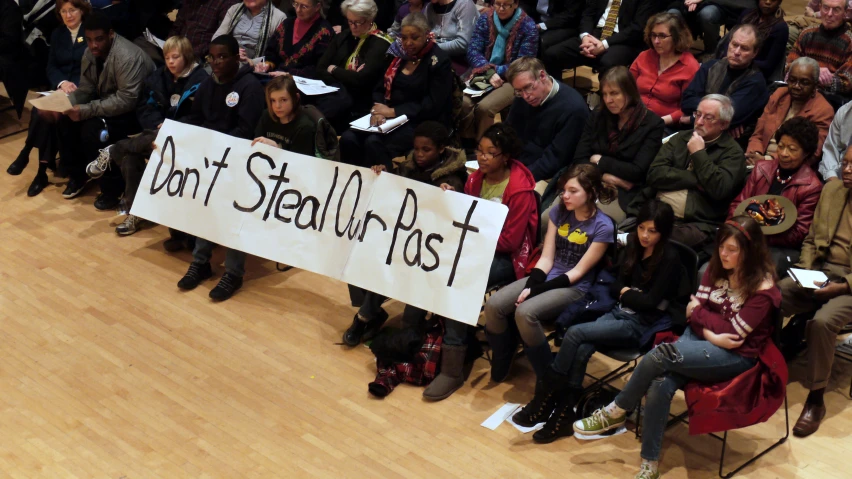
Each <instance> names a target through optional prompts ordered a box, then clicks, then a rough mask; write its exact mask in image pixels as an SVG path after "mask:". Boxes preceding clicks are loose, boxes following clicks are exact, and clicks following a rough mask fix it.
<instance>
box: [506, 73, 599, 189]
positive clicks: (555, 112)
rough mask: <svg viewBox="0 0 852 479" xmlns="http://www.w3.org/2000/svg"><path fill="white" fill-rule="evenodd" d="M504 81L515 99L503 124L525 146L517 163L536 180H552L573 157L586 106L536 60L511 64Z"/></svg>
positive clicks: (581, 99)
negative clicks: (513, 91)
mask: <svg viewBox="0 0 852 479" xmlns="http://www.w3.org/2000/svg"><path fill="white" fill-rule="evenodd" d="M506 80H507V81H508V82H509V83H510V84H511V85H512V88H513V89H514V90H515V97H516V98H515V100H514V102H513V103H512V107H511V109H510V110H509V115H508V118H507V119H506V123H508V124H509V125H510V126H511V127H512V128H514V129H515V131H517V132H518V136H519V137H520V139H521V141H522V142H523V144H524V149H523V151H522V152H521V155H520V158H518V160H520V161H521V163H523V164H524V165H525V166H526V167H527V168H529V170H530V171H531V172H532V174H533V177H534V178H535V181H537V182H538V181H542V180H548V179H550V178H553V177H554V176H555V175H556V172H557V171H559V170H561V169H562V168H564V167H567V166H568V164H569V162H570V161H571V160H572V159H573V158H574V150H575V149H576V148H577V143H579V142H580V135H581V134H582V132H583V126H584V125H585V124H586V119H587V118H588V117H589V107H588V106H586V102H585V101H584V100H583V97H582V96H580V94H579V93H577V91H576V90H574V89H573V88H571V87H569V86H568V85H566V84H564V83H562V82H560V81H557V80H556V79H554V78H553V77H552V76H550V75H548V74H547V73H546V72H545V70H544V64H542V63H541V60H539V59H537V58H531V57H521V58H519V59H517V60H515V61H514V62H512V63H511V65H509V70H508V71H507V72H506Z"/></svg>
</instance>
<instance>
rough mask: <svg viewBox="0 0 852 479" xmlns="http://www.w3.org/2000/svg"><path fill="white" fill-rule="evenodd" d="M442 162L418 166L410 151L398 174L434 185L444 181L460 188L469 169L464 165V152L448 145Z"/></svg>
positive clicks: (439, 184)
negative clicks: (424, 166)
mask: <svg viewBox="0 0 852 479" xmlns="http://www.w3.org/2000/svg"><path fill="white" fill-rule="evenodd" d="M442 156H443V159H442V161H441V163H438V164H437V165H435V166H433V167H432V168H429V169H423V168H421V167H419V166H417V162H416V161H414V153H413V152H412V153H409V154H408V156H406V157H405V161H403V162H402V163H401V164H400V165H399V169H398V170H397V174H398V175H399V176H402V177H404V178H408V179H409V180H414V181H419V182H421V183H426V184H430V185H432V186H441V185H442V184H443V183H447V184H448V185H451V186H452V187H453V188H455V189H457V190H459V189H461V188H462V186H463V185H464V182H465V180H466V179H467V169H466V168H465V166H464V163H465V160H466V159H467V158H466V157H465V155H464V152H463V151H461V150H458V149H456V148H450V147H447V148H446V149H445V150H444V153H443V154H442Z"/></svg>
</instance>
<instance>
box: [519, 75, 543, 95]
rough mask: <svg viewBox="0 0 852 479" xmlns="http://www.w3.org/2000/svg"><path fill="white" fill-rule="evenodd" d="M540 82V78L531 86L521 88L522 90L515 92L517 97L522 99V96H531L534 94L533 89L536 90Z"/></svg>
mask: <svg viewBox="0 0 852 479" xmlns="http://www.w3.org/2000/svg"><path fill="white" fill-rule="evenodd" d="M539 80H540V78H536V79H535V80H534V81H533V82H532V83H530V84H529V85H527V86H525V87H523V88H521V89H520V90H515V97H517V98H520V97H522V96H526V95H529V94H531V93H532V92H533V88H535V84H536V83H538V82H539Z"/></svg>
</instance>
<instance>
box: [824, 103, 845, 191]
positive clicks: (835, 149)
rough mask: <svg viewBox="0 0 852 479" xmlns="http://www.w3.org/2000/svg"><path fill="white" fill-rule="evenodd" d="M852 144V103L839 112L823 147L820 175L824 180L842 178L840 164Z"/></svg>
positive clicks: (841, 108)
mask: <svg viewBox="0 0 852 479" xmlns="http://www.w3.org/2000/svg"><path fill="white" fill-rule="evenodd" d="M850 143H852V102H850V103H847V104H845V105H843V106H842V107H840V109H839V110H837V114H836V115H834V120H833V121H832V122H831V127H829V129H828V137H826V139H825V144H824V145H823V146H822V160H820V162H819V174H820V175H821V176H822V179H823V180H828V179H829V178H839V177H840V164H841V161H842V160H843V154H844V153H845V152H846V148H848V147H849V145H850Z"/></svg>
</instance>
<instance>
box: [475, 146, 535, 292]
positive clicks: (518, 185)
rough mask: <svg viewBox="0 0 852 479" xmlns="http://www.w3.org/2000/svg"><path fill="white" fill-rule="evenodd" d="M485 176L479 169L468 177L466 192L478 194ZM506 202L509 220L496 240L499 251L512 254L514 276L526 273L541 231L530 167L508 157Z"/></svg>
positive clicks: (504, 197) (521, 276)
mask: <svg viewBox="0 0 852 479" xmlns="http://www.w3.org/2000/svg"><path fill="white" fill-rule="evenodd" d="M484 178H485V176H484V175H483V174H482V172H481V171H480V170H476V171H474V172H473V174H472V175H470V177H469V178H468V179H467V183H466V184H465V185H464V192H465V193H467V194H469V195H471V196H476V197H479V194H480V192H481V191H482V181H483V179H484ZM503 204H504V205H506V206H508V207H509V214H508V215H507V216H506V222H505V223H503V230H502V231H501V232H500V239H498V240H497V252H498V253H507V254H509V255H511V257H512V266H513V267H514V268H515V277H516V278H517V279H521V278H523V277H524V276H525V272H524V270H525V269H526V267H527V264H528V263H529V261H530V254H531V253H532V250H533V248H535V239H536V231H537V230H538V204H537V202H536V199H535V179H533V175H532V173H530V170H528V169H527V167H526V166H524V164H523V163H521V162H520V161H518V160H509V183H508V184H507V185H506V191H504V192H503Z"/></svg>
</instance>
